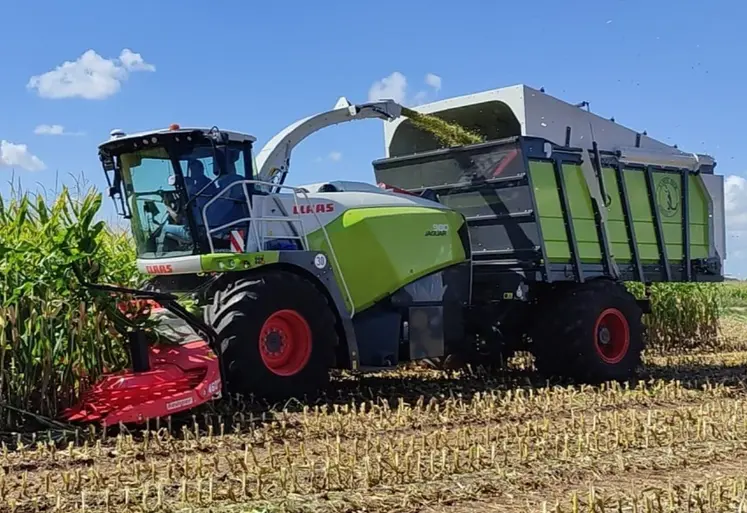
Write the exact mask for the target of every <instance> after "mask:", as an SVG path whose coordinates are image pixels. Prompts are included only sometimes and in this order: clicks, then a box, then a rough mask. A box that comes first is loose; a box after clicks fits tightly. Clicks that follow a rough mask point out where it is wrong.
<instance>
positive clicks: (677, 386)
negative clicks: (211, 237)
mask: <svg viewBox="0 0 747 513" xmlns="http://www.w3.org/2000/svg"><path fill="white" fill-rule="evenodd" d="M101 201H102V198H101V196H100V195H99V194H98V193H96V192H95V191H88V192H86V193H84V194H80V193H79V194H72V193H71V192H69V191H62V193H61V194H59V195H58V196H57V197H55V198H53V199H52V200H48V199H45V198H44V197H42V196H34V195H28V194H17V195H15V196H14V197H12V198H11V199H10V200H9V201H7V202H4V203H0V265H2V276H3V280H4V281H3V285H2V294H3V299H2V302H0V324H1V325H2V328H3V329H1V330H0V513H5V512H18V513H22V512H23V513H26V512H36V511H55V512H60V513H66V512H71V513H72V512H76V513H77V512H94V513H99V512H119V511H122V512H135V511H137V512H156V511H158V512H181V511H184V512H187V511H190V512H207V511H227V512H237V513H238V512H242V513H243V512H248V511H256V512H259V511H263V512H265V511H266V512H269V511H288V512H291V511H293V512H296V511H298V512H306V511H309V512H311V511H315V512H316V511H321V512H330V513H341V512H352V511H367V512H389V511H398V512H403V513H405V512H413V513H415V512H426V511H427V512H429V513H441V512H445V511H454V512H457V513H467V512H471V511H505V512H509V513H511V512H558V513H580V512H589V513H592V512H625V513H628V512H630V513H633V512H635V513H654V512H655V513H664V512H667V513H669V512H686V511H690V512H736V511H747V482H746V479H747V475H746V474H745V471H744V468H745V467H744V464H743V461H744V459H745V457H747V445H745V443H744V440H746V439H747V402H746V401H745V391H746V387H745V377H744V376H745V368H747V347H746V346H745V342H744V341H745V340H747V337H746V336H743V334H744V327H745V326H747V317H745V318H742V317H740V316H741V315H742V313H741V311H742V310H741V309H742V308H743V307H744V305H747V287H743V286H741V285H739V284H715V285H708V284H659V285H654V286H653V287H652V291H651V292H652V301H653V313H652V314H651V315H648V316H646V319H645V321H646V324H647V327H648V335H647V336H648V339H649V342H648V350H647V352H646V355H645V363H646V368H645V369H644V374H643V376H642V378H641V381H640V382H637V383H629V384H624V385H621V384H608V385H603V386H600V387H589V386H550V385H548V384H547V383H544V382H541V381H539V380H538V379H537V378H536V377H535V376H534V375H533V374H532V372H531V369H530V367H531V359H530V358H528V357H525V356H522V355H517V356H516V357H515V358H514V359H513V360H512V361H511V362H510V364H509V368H508V369H507V370H506V371H505V372H503V373H490V374H488V373H485V372H484V371H483V370H482V369H471V368H468V369H460V370H457V371H453V370H452V371H442V370H433V369H422V368H417V369H410V368H402V369H399V370H397V371H388V372H381V373H377V374H369V375H366V376H364V377H362V378H360V377H352V376H350V375H347V374H346V373H340V374H339V375H335V376H334V387H333V391H332V393H331V394H330V395H329V396H327V397H324V398H322V400H320V401H319V402H318V403H316V404H301V403H298V402H290V403H288V404H285V405H275V406H272V407H268V405H266V404H259V403H255V402H253V401H251V400H250V401H243V402H241V403H233V402H232V401H230V400H229V401H227V402H226V403H225V404H222V403H217V404H215V405H208V406H207V407H204V408H202V409H201V410H199V411H196V412H195V414H194V415H193V416H192V417H191V419H190V418H189V416H187V418H186V419H185V418H179V419H172V418H164V419H158V420H155V421H152V422H150V423H148V425H146V426H143V428H142V429H141V430H137V431H129V430H128V429H126V428H125V427H124V426H120V428H119V429H116V428H111V429H109V430H107V431H101V430H100V429H98V428H93V427H92V428H90V429H82V428H81V429H71V428H69V427H67V426H62V425H48V426H47V427H48V428H49V430H45V429H46V428H44V429H41V430H38V429H37V430H36V431H33V432H31V431H28V430H25V431H22V432H20V433H13V432H11V430H12V429H15V428H16V427H18V426H19V425H20V424H19V423H20V422H22V421H25V420H28V416H29V415H28V412H32V413H35V414H39V415H41V416H44V417H54V416H55V415H56V414H57V412H58V411H59V409H60V408H61V407H64V406H65V405H67V404H69V403H70V402H71V401H72V400H74V399H75V396H76V394H77V393H78V391H79V390H80V389H81V387H83V386H85V385H86V382H87V381H89V380H90V379H94V378H95V377H96V376H97V375H98V374H100V373H101V372H102V371H103V370H105V369H106V370H115V369H118V368H120V367H122V366H123V365H125V364H126V363H127V361H126V360H127V359H126V356H125V354H124V351H123V345H122V341H121V340H119V338H118V336H116V334H115V333H114V332H113V329H112V324H111V322H112V321H110V320H109V319H110V317H109V315H108V313H110V312H111V310H112V308H113V301H114V299H112V298H109V297H108V296H105V295H92V293H90V292H88V291H86V290H84V289H82V288H80V287H79V286H78V284H77V280H76V278H75V276H74V275H73V273H72V271H71V269H72V267H73V265H75V266H77V267H78V268H79V269H80V270H81V272H82V273H83V274H84V277H85V278H86V279H89V280H92V281H94V280H96V281H99V282H108V283H116V284H121V285H125V286H137V285H138V284H139V282H140V280H141V277H140V276H139V275H138V273H137V271H136V269H135V266H134V250H133V247H132V244H131V241H130V237H129V236H128V235H127V234H126V233H120V232H116V231H113V230H110V229H108V228H106V226H105V225H104V224H103V223H101V222H98V221H96V213H97V212H98V209H99V207H100V204H101ZM629 287H630V290H631V291H632V292H633V293H634V294H636V295H637V296H639V297H642V296H643V294H644V290H643V287H642V286H641V285H639V284H629ZM23 412H26V413H23ZM40 422H41V421H40ZM36 427H37V428H39V424H38V423H37V424H36ZM491 508H492V509H491ZM496 508H497V509H496Z"/></svg>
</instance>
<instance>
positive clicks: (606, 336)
mask: <svg viewBox="0 0 747 513" xmlns="http://www.w3.org/2000/svg"><path fill="white" fill-rule="evenodd" d="M599 343H600V344H604V345H607V344H609V343H610V330H609V328H607V326H602V327H601V328H599Z"/></svg>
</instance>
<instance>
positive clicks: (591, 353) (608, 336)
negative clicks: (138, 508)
mask: <svg viewBox="0 0 747 513" xmlns="http://www.w3.org/2000/svg"><path fill="white" fill-rule="evenodd" d="M548 303H549V304H547V303H546V304H545V305H544V307H543V308H541V315H542V317H543V321H542V322H541V323H538V328H537V330H536V331H535V333H534V334H533V336H532V342H533V346H534V355H535V366H536V367H537V369H538V370H539V371H540V373H542V374H545V375H560V376H564V377H569V378H572V379H574V380H577V381H580V382H584V383H600V382H604V381H624V380H628V379H631V378H633V377H634V376H635V373H636V371H637V369H638V366H639V365H640V364H641V353H642V351H643V349H644V336H643V334H644V328H643V322H642V320H641V318H642V315H643V312H642V310H641V308H640V306H638V303H637V302H636V300H635V297H634V296H633V295H632V294H631V293H630V292H628V291H627V290H626V289H625V287H624V286H623V285H622V284H618V283H615V282H612V281H610V280H595V281H591V282H587V283H584V284H581V285H577V286H574V287H569V288H568V289H566V290H565V291H564V292H563V293H561V294H557V295H555V296H554V297H553V300H552V302H548Z"/></svg>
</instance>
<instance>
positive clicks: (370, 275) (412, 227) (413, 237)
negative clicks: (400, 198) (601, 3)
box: [308, 206, 466, 312]
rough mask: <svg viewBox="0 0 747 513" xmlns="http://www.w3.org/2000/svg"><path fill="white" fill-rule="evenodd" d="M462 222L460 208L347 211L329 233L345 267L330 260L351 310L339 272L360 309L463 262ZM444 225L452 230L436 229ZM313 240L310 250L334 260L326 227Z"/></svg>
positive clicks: (315, 233) (367, 208) (357, 209)
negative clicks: (327, 240) (416, 281)
mask: <svg viewBox="0 0 747 513" xmlns="http://www.w3.org/2000/svg"><path fill="white" fill-rule="evenodd" d="M462 224H464V218H463V217H462V215H461V214H459V213H458V212H455V211H451V210H442V209H436V208H427V207H420V206H413V207H361V208H353V209H349V210H347V211H345V212H344V213H343V214H342V215H341V216H340V217H338V218H337V219H335V220H334V221H332V222H331V223H329V224H328V225H327V226H326V231H327V234H328V236H329V240H330V242H331V243H332V248H333V249H334V256H336V257H337V260H338V262H339V267H340V268H339V269H337V268H336V266H335V264H334V262H330V263H331V265H332V267H333V269H334V270H335V277H336V279H337V282H338V284H339V286H340V290H342V291H343V295H345V296H346V297H345V301H346V303H347V307H348V309H350V308H351V305H350V304H349V301H348V298H347V295H346V294H345V293H344V291H345V287H344V285H343V283H342V281H341V280H340V271H341V272H342V276H343V277H344V279H345V284H346V285H347V288H348V290H349V292H350V296H351V297H352V301H353V306H354V307H355V311H356V312H359V311H361V310H363V309H365V308H368V307H369V306H371V305H373V304H374V303H375V302H377V301H379V300H381V299H383V298H385V297H386V296H388V295H390V294H392V293H393V292H395V291H396V290H398V289H400V288H401V287H403V286H404V285H406V284H408V283H410V282H412V281H414V280H416V279H418V278H420V277H422V276H425V275H426V274H429V273H432V272H435V271H437V270H439V269H443V268H445V267H448V266H451V265H454V264H457V263H460V262H463V261H464V260H465V259H466V255H465V251H464V248H463V246H462V242H461V240H460V238H459V234H458V230H459V228H461V226H462ZM434 225H442V226H440V227H438V226H437V227H434ZM445 226H447V227H448V229H447V230H439V229H434V228H443V227H445ZM308 239H309V249H311V250H316V251H323V252H325V253H326V254H327V255H328V257H329V258H330V259H332V258H333V255H332V252H331V251H330V248H329V247H328V244H327V242H326V239H325V237H324V233H323V232H322V230H317V231H315V232H313V233H310V234H309V235H308Z"/></svg>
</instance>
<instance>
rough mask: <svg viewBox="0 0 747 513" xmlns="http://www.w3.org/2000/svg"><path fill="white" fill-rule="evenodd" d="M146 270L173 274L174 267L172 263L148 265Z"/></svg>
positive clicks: (154, 272)
mask: <svg viewBox="0 0 747 513" xmlns="http://www.w3.org/2000/svg"><path fill="white" fill-rule="evenodd" d="M145 272H146V273H148V274H171V273H173V272H174V268H173V266H172V265H171V264H159V265H146V266H145Z"/></svg>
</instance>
